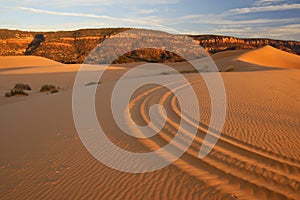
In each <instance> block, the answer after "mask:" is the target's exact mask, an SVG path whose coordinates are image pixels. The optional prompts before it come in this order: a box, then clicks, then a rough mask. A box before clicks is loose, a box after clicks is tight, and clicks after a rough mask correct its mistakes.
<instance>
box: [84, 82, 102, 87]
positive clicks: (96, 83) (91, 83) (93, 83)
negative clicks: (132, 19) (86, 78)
mask: <svg viewBox="0 0 300 200" xmlns="http://www.w3.org/2000/svg"><path fill="white" fill-rule="evenodd" d="M99 84H101V82H89V83H87V84H85V85H84V86H91V85H99Z"/></svg>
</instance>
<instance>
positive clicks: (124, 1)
mask: <svg viewBox="0 0 300 200" xmlns="http://www.w3.org/2000/svg"><path fill="white" fill-rule="evenodd" d="M180 1H181V0H151V1H149V0H84V1H83V0H64V1H63V0H51V1H43V2H42V5H43V6H48V7H70V6H105V5H168V4H176V3H178V2H180ZM9 3H10V4H13V5H19V6H26V7H32V6H36V5H40V4H41V1H40V0H23V1H17V0H12V1H10V2H9Z"/></svg>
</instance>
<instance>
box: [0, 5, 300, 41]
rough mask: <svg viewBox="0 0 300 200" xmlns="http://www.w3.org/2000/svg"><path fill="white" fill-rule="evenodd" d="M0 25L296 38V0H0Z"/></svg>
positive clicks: (299, 8)
mask: <svg viewBox="0 0 300 200" xmlns="http://www.w3.org/2000/svg"><path fill="white" fill-rule="evenodd" d="M0 2H1V8H0V28H7V29H18V30H31V31H57V30H77V29H81V28H109V27H135V28H148V29H154V30H161V31H166V32H169V33H175V34H197V35H199V34H218V35H230V36H236V37H247V38H248V37H250V38H255V37H262V38H273V39H283V40H297V41H300V0H146V1H145V0H84V1H82V0H52V1H51V0H48V1H38V0H23V1H22V0H0Z"/></svg>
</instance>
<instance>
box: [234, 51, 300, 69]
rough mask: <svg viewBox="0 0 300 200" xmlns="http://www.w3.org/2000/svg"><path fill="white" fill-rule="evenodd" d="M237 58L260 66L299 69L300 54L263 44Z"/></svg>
mask: <svg viewBox="0 0 300 200" xmlns="http://www.w3.org/2000/svg"><path fill="white" fill-rule="evenodd" d="M237 60H240V61H243V62H248V63H252V64H256V65H262V66H269V67H279V68H297V69H300V66H299V63H300V56H298V55H295V54H290V53H288V52H285V51H281V50H279V49H276V48H274V47H272V46H265V47H262V48H260V49H257V50H252V51H250V52H247V53H244V54H242V55H241V56H239V57H238V58H237Z"/></svg>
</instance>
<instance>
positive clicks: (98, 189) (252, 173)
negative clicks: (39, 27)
mask: <svg viewBox="0 0 300 200" xmlns="http://www.w3.org/2000/svg"><path fill="white" fill-rule="evenodd" d="M272 52H273V53H276V52H277V50H274V49H273V48H271V47H266V48H263V49H260V50H256V51H247V52H245V51H232V52H223V53H220V54H216V55H214V56H213V57H214V59H215V60H216V63H217V64H218V67H219V68H220V69H222V68H225V67H227V66H230V65H231V66H232V65H233V66H234V68H235V70H234V71H233V72H222V73H221V76H222V78H223V81H224V85H225V88H226V95H227V117H226V122H225V125H224V129H223V131H222V134H221V137H220V138H219V141H218V142H217V144H216V146H215V147H214V149H213V151H212V152H211V153H210V154H209V155H208V156H207V157H205V158H204V159H199V158H198V153H199V150H200V147H201V144H202V142H203V138H204V136H205V135H206V134H211V135H212V136H214V134H213V133H211V132H207V128H208V127H207V126H208V124H209V121H210V112H211V102H210V98H209V93H208V90H207V88H206V86H205V82H204V80H203V78H202V76H201V75H199V74H185V77H186V79H187V80H189V82H190V83H191V85H192V87H193V88H194V90H195V93H196V94H197V96H198V103H199V107H200V122H199V125H197V124H195V123H194V122H193V120H194V118H195V116H196V114H197V113H195V107H194V106H195V102H191V101H190V98H189V96H187V95H185V94H186V87H184V85H183V83H182V85H181V81H180V80H178V81H177V82H176V83H174V84H176V85H178V88H177V89H178V93H179V95H181V96H182V97H183V98H184V99H185V102H186V104H185V106H186V108H187V109H186V111H187V112H186V113H184V116H183V118H182V119H183V120H184V121H185V122H186V123H187V124H189V126H196V128H197V129H198V132H197V135H196V137H195V139H194V142H193V143H192V145H191V146H190V148H189V149H188V150H187V151H186V153H184V154H183V155H182V156H181V157H180V158H179V159H178V160H177V161H175V162H174V163H173V164H172V165H170V166H168V167H165V168H163V169H160V170H157V171H154V172H149V173H143V174H130V173H124V172H119V171H116V170H114V169H111V168H109V167H107V166H105V165H103V164H101V163H100V162H99V161H97V160H96V159H95V158H93V157H92V156H91V154H89V152H88V151H87V150H86V149H85V147H84V146H83V144H82V142H81V141H80V139H79V136H78V134H77V132H76V130H75V125H74V122H73V116H72V86H73V82H74V79H75V75H76V70H77V69H78V68H79V65H62V64H59V63H55V62H53V61H49V60H45V59H42V58H38V57H31V58H30V59H31V60H30V61H28V59H29V58H28V57H26V58H24V57H11V58H9V57H7V58H0V70H1V71H0V92H1V93H2V94H4V92H5V91H8V90H9V89H11V88H12V87H13V86H14V84H15V83H17V82H25V83H28V84H29V85H31V86H32V88H33V91H31V92H30V95H29V96H26V97H11V98H5V97H1V98H0V122H1V133H0V148H1V151H0V168H1V170H0V194H1V199H299V198H300V192H299V191H300V150H299V148H298V146H299V145H300V126H299V124H300V106H299V103H300V71H299V70H298V69H295V67H296V68H297V66H299V65H296V66H295V65H294V64H293V63H295V60H296V61H298V63H299V57H295V58H294V55H292V57H293V58H294V59H295V60H292V62H291V63H290V64H289V65H288V64H286V63H287V62H284V61H282V63H281V62H279V61H278V62H277V61H276V63H278V64H277V65H276V66H274V65H273V64H272V61H270V62H269V63H267V61H266V60H267V59H268V57H267V55H265V54H269V53H272ZM277 53H278V52H277ZM280 53H282V52H280ZM257 55H258V57H257V59H255V58H256V57H255V56H257ZM263 55H265V56H263ZM280 55H281V56H282V55H286V56H290V54H286V53H282V54H280ZM260 56H262V58H264V59H263V60H260V59H259V57H260ZM282 57H284V56H282ZM7 59H11V61H9V62H8V60H7ZM24 59H27V61H28V62H27V61H26V62H25V61H24ZM251 59H255V60H256V61H257V62H254V61H253V62H252V60H251ZM277 59H280V57H277ZM282 59H285V58H281V60H282ZM297 59H298V60H297ZM13 61H15V63H14V62H13ZM22 63H23V64H22ZM30 63H32V64H30ZM39 63H40V64H39ZM174 66H175V68H177V69H186V68H187V66H185V64H182V65H180V64H178V63H177V64H175V65H174ZM132 67H134V64H133V65H118V66H115V67H114V68H111V69H112V70H109V71H107V72H105V73H106V74H105V76H104V78H103V80H101V81H102V83H101V84H100V85H99V86H98V89H97V94H96V102H97V105H96V111H97V115H98V119H99V122H100V123H101V125H102V126H103V128H104V129H105V132H106V133H107V136H108V138H109V139H110V140H111V141H112V142H113V143H114V144H115V145H117V146H119V147H121V148H124V149H126V150H129V151H133V152H149V151H153V150H157V149H159V148H161V147H162V146H164V145H166V144H168V143H169V142H170V141H171V140H172V138H173V137H174V135H175V134H176V133H177V129H178V123H179V122H180V119H181V118H180V113H181V112H180V111H181V108H180V106H179V105H178V102H177V100H176V98H175V96H174V94H173V93H172V92H170V91H168V90H167V89H166V88H165V87H163V86H159V85H154V84H153V85H147V86H144V87H141V88H139V89H138V90H137V91H136V92H135V94H134V95H133V97H132V99H131V101H130V114H131V117H132V119H133V120H134V121H135V122H137V123H138V124H140V125H146V124H148V123H149V122H150V118H149V115H148V110H149V108H150V107H151V106H152V105H153V104H156V103H159V104H161V105H163V106H164V108H165V109H166V112H167V120H166V124H165V125H164V127H163V129H162V130H161V131H160V132H159V133H158V134H157V135H156V136H154V137H151V138H148V139H137V138H134V137H131V136H128V135H126V134H124V133H123V132H122V131H121V130H120V129H119V128H118V127H117V125H116V124H115V122H114V121H113V118H112V114H111V113H110V98H111V96H110V95H111V91H112V88H113V87H114V84H115V81H116V79H117V78H118V77H119V75H120V74H122V73H124V72H126V71H128V70H129V69H131V68H132ZM239 67H240V68H239ZM274 67H276V69H274ZM266 68H269V70H266ZM241 71H243V72H241ZM142 73H147V75H153V76H161V78H165V77H166V76H168V75H161V74H160V73H161V72H160V71H159V69H155V68H153V69H149V70H148V71H145V72H142ZM171 76H172V75H171ZM205 76H208V77H209V76H211V74H209V73H208V74H205ZM132 78H138V77H132ZM124 81H126V80H124ZM45 83H52V84H56V85H60V86H61V87H62V90H61V91H60V92H59V93H58V94H54V95H47V94H45V93H39V92H38V90H39V88H40V86H41V85H43V84H45ZM170 84H173V83H170ZM181 86H182V87H181ZM164 116H165V115H164V113H160V112H158V113H157V116H156V118H155V119H156V120H159V119H161V118H163V117H164ZM153 128H154V129H155V123H154V124H153ZM187 135H189V133H188V131H187ZM174 146H175V148H181V146H180V144H174ZM166 159H167V158H166ZM132 166H134V163H132Z"/></svg>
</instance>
